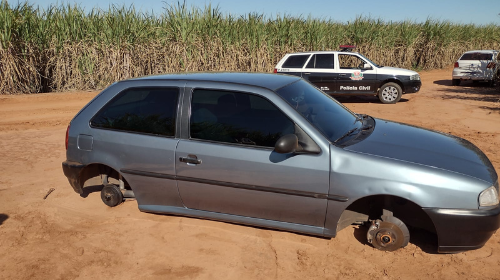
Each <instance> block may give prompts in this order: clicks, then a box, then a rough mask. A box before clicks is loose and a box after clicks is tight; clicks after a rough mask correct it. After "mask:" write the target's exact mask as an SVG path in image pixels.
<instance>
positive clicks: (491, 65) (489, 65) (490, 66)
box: [486, 62, 496, 69]
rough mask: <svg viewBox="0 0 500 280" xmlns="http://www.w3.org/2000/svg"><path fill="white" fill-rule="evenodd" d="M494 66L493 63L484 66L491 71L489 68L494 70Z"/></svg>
mask: <svg viewBox="0 0 500 280" xmlns="http://www.w3.org/2000/svg"><path fill="white" fill-rule="evenodd" d="M495 66H496V64H495V62H490V63H488V66H486V68H489V69H491V68H495Z"/></svg>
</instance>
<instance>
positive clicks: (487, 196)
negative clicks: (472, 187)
mask: <svg viewBox="0 0 500 280" xmlns="http://www.w3.org/2000/svg"><path fill="white" fill-rule="evenodd" d="M497 204H498V192H497V189H496V188H495V186H491V187H489V188H487V189H486V190H484V191H482V192H481V193H480V194H479V206H493V205H497Z"/></svg>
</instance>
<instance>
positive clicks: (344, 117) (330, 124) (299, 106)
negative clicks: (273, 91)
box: [277, 80, 360, 142]
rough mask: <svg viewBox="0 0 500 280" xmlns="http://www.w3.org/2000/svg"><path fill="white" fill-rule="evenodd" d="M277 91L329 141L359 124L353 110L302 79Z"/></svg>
mask: <svg viewBox="0 0 500 280" xmlns="http://www.w3.org/2000/svg"><path fill="white" fill-rule="evenodd" d="M277 93H278V94H279V95H280V96H281V97H282V98H283V99H284V100H285V101H286V102H288V103H289V104H290V106H292V107H293V108H294V109H295V110H296V111H297V112H299V113H300V114H301V115H302V116H303V117H304V118H306V119H307V120H308V121H309V122H310V123H311V124H312V125H314V126H315V127H316V128H317V129H318V130H319V131H321V133H323V135H325V136H326V137H327V138H328V140H330V142H335V141H336V140H337V139H339V138H340V137H341V136H342V135H344V134H345V133H346V132H347V131H349V130H350V129H353V128H356V127H358V126H359V125H360V123H359V122H358V123H356V116H355V115H354V113H353V112H351V111H350V110H349V109H347V108H346V107H345V106H344V105H342V104H340V103H339V102H337V101H336V100H335V99H333V98H332V97H331V96H329V95H327V94H325V93H323V92H322V91H320V90H318V89H317V88H316V87H314V86H312V85H311V84H309V83H308V82H306V81H304V80H299V81H297V82H295V83H292V84H290V85H287V86H285V87H283V88H280V89H279V90H278V91H277ZM356 124H357V125H356Z"/></svg>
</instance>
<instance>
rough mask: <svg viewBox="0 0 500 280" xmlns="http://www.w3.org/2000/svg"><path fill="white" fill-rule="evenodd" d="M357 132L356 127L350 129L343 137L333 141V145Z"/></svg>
mask: <svg viewBox="0 0 500 280" xmlns="http://www.w3.org/2000/svg"><path fill="white" fill-rule="evenodd" d="M357 130H358V128H357V127H355V128H353V129H351V130H349V131H348V132H346V133H345V134H344V135H342V136H340V138H339V139H337V140H335V141H334V142H333V143H337V142H339V141H340V140H342V139H344V138H346V137H347V136H350V135H352V134H353V133H354V132H356V131H357Z"/></svg>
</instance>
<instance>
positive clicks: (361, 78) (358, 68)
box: [336, 53, 378, 94]
mask: <svg viewBox="0 0 500 280" xmlns="http://www.w3.org/2000/svg"><path fill="white" fill-rule="evenodd" d="M337 62H338V69H339V70H338V71H339V74H338V78H337V87H336V92H338V93H342V94H373V93H375V92H376V91H377V89H378V83H377V70H376V68H374V67H373V66H371V68H370V69H365V68H364V65H365V64H367V62H366V61H365V60H363V59H362V58H361V57H359V56H357V55H356V54H348V53H340V54H338V59H337Z"/></svg>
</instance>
